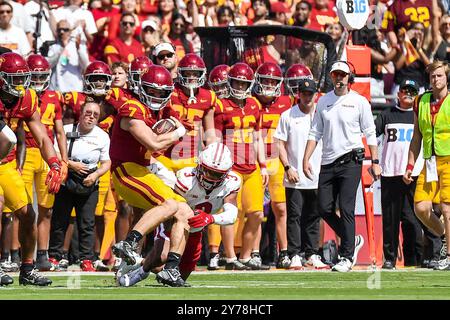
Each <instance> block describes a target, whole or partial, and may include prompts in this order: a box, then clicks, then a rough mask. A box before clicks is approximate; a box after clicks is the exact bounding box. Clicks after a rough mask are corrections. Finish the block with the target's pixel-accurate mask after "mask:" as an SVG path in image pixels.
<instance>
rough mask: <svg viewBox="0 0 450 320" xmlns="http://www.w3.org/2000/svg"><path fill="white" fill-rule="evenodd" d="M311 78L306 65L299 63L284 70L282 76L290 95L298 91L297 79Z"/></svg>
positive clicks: (294, 94)
mask: <svg viewBox="0 0 450 320" xmlns="http://www.w3.org/2000/svg"><path fill="white" fill-rule="evenodd" d="M304 78H308V79H313V74H312V72H311V70H309V68H308V67H307V66H305V65H304V64H301V63H296V64H293V65H292V66H290V67H289V69H287V71H286V75H285V77H284V80H285V83H286V87H287V89H288V92H289V94H290V95H292V96H296V95H297V93H298V81H299V80H300V79H304Z"/></svg>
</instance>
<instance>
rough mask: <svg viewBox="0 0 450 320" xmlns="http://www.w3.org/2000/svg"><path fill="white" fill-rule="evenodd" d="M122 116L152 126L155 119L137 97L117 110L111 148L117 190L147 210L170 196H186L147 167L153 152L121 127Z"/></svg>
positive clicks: (179, 198) (178, 199) (113, 175)
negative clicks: (177, 192)
mask: <svg viewBox="0 0 450 320" xmlns="http://www.w3.org/2000/svg"><path fill="white" fill-rule="evenodd" d="M122 118H132V119H137V120H141V121H144V122H145V124H146V125H147V126H148V127H150V128H151V127H152V125H153V124H154V123H155V121H156V120H155V119H153V118H152V117H151V114H150V112H149V109H147V108H146V107H145V106H144V105H143V104H142V103H141V102H139V101H137V100H136V99H129V100H128V101H127V102H126V103H125V104H123V105H122V106H121V107H120V108H119V110H118V111H117V116H116V118H115V119H114V122H115V123H116V124H117V125H115V126H114V127H113V130H112V137H111V147H110V157H111V161H112V177H113V183H114V187H115V190H116V191H117V193H118V194H119V195H120V196H121V197H122V198H123V199H124V200H125V201H126V202H128V203H129V204H130V205H132V206H135V207H138V208H141V209H144V210H148V209H150V208H152V207H154V206H157V205H160V204H162V203H163V202H164V201H166V200H167V199H175V200H177V201H183V202H184V199H183V198H182V197H181V196H179V195H177V194H175V192H174V191H173V190H172V189H171V188H169V187H168V186H166V185H165V184H164V182H163V181H162V180H161V179H159V178H158V177H157V176H156V175H155V174H153V173H151V172H150V171H149V169H148V168H147V167H148V166H149V165H150V160H151V157H152V153H151V152H150V151H148V150H147V149H146V148H145V147H144V146H143V145H141V144H140V143H139V142H138V141H137V140H136V139H135V138H134V137H133V135H132V134H131V133H130V132H128V131H125V130H123V129H122V128H121V127H120V121H121V120H122Z"/></svg>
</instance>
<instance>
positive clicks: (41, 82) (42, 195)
mask: <svg viewBox="0 0 450 320" xmlns="http://www.w3.org/2000/svg"><path fill="white" fill-rule="evenodd" d="M27 64H28V67H29V68H30V73H31V81H30V88H31V89H33V90H34V91H36V93H37V97H38V112H39V113H40V115H41V122H42V124H43V125H44V126H45V128H46V132H47V135H48V137H49V138H50V139H51V141H53V140H54V138H55V137H56V141H57V143H58V147H59V150H60V153H61V156H62V160H61V162H62V163H63V168H65V169H67V142H66V135H65V132H64V129H63V123H62V107H61V100H62V97H61V94H60V93H59V92H57V91H51V90H47V88H48V85H49V83H50V75H51V67H50V64H49V63H48V62H47V60H46V59H45V58H44V57H43V56H41V55H39V54H32V55H30V56H29V57H28V59H27ZM24 129H25V143H26V148H27V151H26V158H25V163H23V164H19V168H22V167H23V169H22V178H23V182H24V183H25V186H26V188H27V192H28V194H33V182H34V184H35V189H36V195H37V201H38V214H39V216H38V220H37V221H38V222H37V257H36V267H37V269H38V270H39V271H49V270H54V268H55V266H53V265H52V264H51V263H50V261H49V260H48V253H47V250H48V241H49V236H50V222H51V214H52V211H51V208H52V207H53V202H54V200H55V197H54V195H52V194H50V193H49V192H48V189H47V187H46V185H45V179H46V176H47V173H48V171H49V168H48V166H47V164H46V163H45V161H44V160H43V159H42V156H41V153H40V151H39V146H38V145H37V144H36V141H35V140H34V138H33V135H32V134H31V132H30V130H29V129H28V127H27V126H26V125H25V126H24Z"/></svg>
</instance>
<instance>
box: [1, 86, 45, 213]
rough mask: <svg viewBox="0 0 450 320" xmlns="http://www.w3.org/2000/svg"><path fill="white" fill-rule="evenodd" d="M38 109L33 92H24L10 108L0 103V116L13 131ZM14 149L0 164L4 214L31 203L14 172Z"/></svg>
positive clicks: (29, 194)
mask: <svg viewBox="0 0 450 320" xmlns="http://www.w3.org/2000/svg"><path fill="white" fill-rule="evenodd" d="M37 109H38V98H37V95H36V92H35V91H34V90H31V89H29V90H26V91H25V95H24V96H23V97H21V98H18V99H17V102H16V103H15V105H14V106H13V107H12V108H6V107H5V106H4V104H3V103H2V102H0V114H2V115H3V119H4V121H5V122H6V124H7V125H8V126H9V127H10V128H11V129H12V130H13V131H17V128H18V127H19V126H21V125H22V123H23V122H24V121H27V120H31V118H32V116H33V114H34V113H35V112H36V111H37ZM15 158H16V148H14V149H13V150H12V151H11V152H10V153H9V154H8V155H7V156H6V158H4V159H3V160H2V161H1V162H0V187H1V188H2V189H3V193H4V197H5V208H4V210H3V211H4V212H14V211H16V210H18V209H20V208H22V207H24V206H26V205H27V204H29V203H31V201H32V200H31V199H32V196H33V195H32V193H28V192H27V189H26V187H25V183H24V181H23V178H22V176H21V175H20V174H19V172H18V171H17V170H16V161H15Z"/></svg>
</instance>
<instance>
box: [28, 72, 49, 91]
mask: <svg viewBox="0 0 450 320" xmlns="http://www.w3.org/2000/svg"><path fill="white" fill-rule="evenodd" d="M30 82H31V84H30V87H31V88H32V89H34V90H35V91H36V92H38V93H40V92H42V91H45V90H46V89H47V88H48V86H49V84H50V71H33V72H31V81H30Z"/></svg>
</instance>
